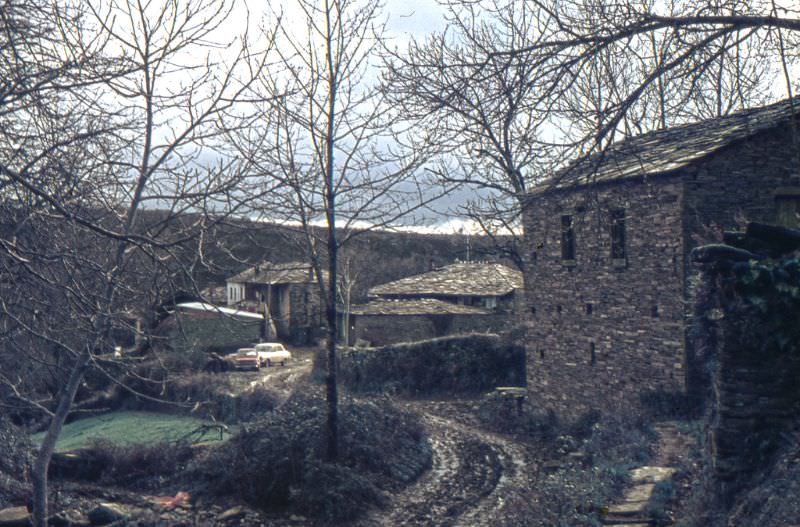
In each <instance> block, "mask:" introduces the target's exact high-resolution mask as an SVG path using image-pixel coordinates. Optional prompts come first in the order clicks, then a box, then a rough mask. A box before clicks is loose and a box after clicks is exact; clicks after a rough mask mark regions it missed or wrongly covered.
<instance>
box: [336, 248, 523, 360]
mask: <svg viewBox="0 0 800 527" xmlns="http://www.w3.org/2000/svg"><path fill="white" fill-rule="evenodd" d="M521 293H522V273H521V272H520V271H518V270H516V269H512V268H510V267H508V266H505V265H502V264H499V263H489V262H457V263H454V264H451V265H446V266H444V267H440V268H437V269H433V270H431V271H429V272H427V273H422V274H418V275H414V276H409V277H406V278H402V279H400V280H396V281H394V282H389V283H386V284H382V285H379V286H376V287H373V288H372V289H370V290H369V292H368V294H369V296H370V297H371V300H370V301H369V302H368V303H367V304H363V305H356V306H352V307H351V308H350V310H349V313H347V316H345V314H343V315H342V319H343V320H342V324H340V326H341V327H342V328H343V329H344V328H345V326H346V325H347V319H349V331H346V332H345V331H344V330H343V332H342V333H343V334H342V336H343V338H346V339H347V340H348V343H349V344H353V343H355V342H356V341H358V340H363V341H367V342H369V343H370V344H373V345H385V344H391V343H396V342H408V341H415V340H424V339H429V338H434V337H442V336H445V335H452V334H458V333H467V332H476V331H479V332H487V331H491V332H497V331H502V330H504V329H510V327H511V326H512V325H513V324H514V316H515V313H517V312H518V308H519V306H520V304H521Z"/></svg>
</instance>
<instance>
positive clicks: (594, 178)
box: [532, 98, 800, 193]
mask: <svg viewBox="0 0 800 527" xmlns="http://www.w3.org/2000/svg"><path fill="white" fill-rule="evenodd" d="M794 112H795V114H798V113H800V98H795V99H794ZM791 115H792V105H791V101H790V100H789V99H786V100H784V101H781V102H778V103H775V104H771V105H768V106H762V107H759V108H752V109H749V110H743V111H741V112H737V113H735V114H731V115H727V116H724V117H717V118H714V119H707V120H705V121H700V122H696V123H691V124H686V125H682V126H674V127H671V128H666V129H664V130H656V131H653V132H649V133H646V134H643V135H639V136H636V137H631V138H630V139H626V140H624V141H621V142H619V143H617V144H613V145H611V146H610V147H609V148H608V149H607V150H606V151H605V152H600V153H596V154H592V155H590V156H586V157H583V158H580V159H578V160H576V161H575V162H574V163H572V164H571V165H570V166H568V167H567V168H566V169H564V170H563V171H561V172H560V173H559V174H558V175H557V176H556V177H555V178H554V179H553V180H551V181H550V183H549V184H547V183H546V184H544V185H542V186H540V187H537V188H536V189H533V191H532V193H539V192H543V191H545V190H547V189H548V188H553V187H555V188H566V187H568V186H572V185H576V184H578V185H580V184H584V183H590V182H591V183H597V182H604V181H614V180H620V179H626V178H629V177H634V176H641V175H643V174H651V175H654V174H664V173H667V172H672V171H674V170H677V169H680V168H683V167H685V166H687V165H689V164H691V163H693V162H694V161H697V160H698V159H701V158H703V157H705V156H707V155H710V154H712V153H714V152H716V151H718V150H720V149H721V148H723V147H725V146H728V145H730V144H731V143H733V142H735V141H738V140H740V139H745V138H747V137H750V136H753V135H755V134H757V133H758V132H762V131H764V130H768V129H770V128H774V127H776V126H778V125H779V124H781V123H782V122H783V121H787V120H788V119H789V118H790V117H791Z"/></svg>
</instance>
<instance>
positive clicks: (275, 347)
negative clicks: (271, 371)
mask: <svg viewBox="0 0 800 527" xmlns="http://www.w3.org/2000/svg"><path fill="white" fill-rule="evenodd" d="M255 350H256V353H257V354H258V359H259V361H260V362H259V364H260V365H261V366H272V365H273V364H280V365H281V366H284V365H286V363H287V362H288V361H290V360H292V354H291V353H289V350H287V349H286V348H284V347H283V344H281V343H280V342H261V343H259V344H256V348H255Z"/></svg>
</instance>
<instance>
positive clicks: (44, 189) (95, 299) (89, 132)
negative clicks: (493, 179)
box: [0, 0, 260, 526]
mask: <svg viewBox="0 0 800 527" xmlns="http://www.w3.org/2000/svg"><path fill="white" fill-rule="evenodd" d="M68 7H69V8H68ZM71 8H72V7H71V6H64V5H61V4H55V5H54V7H53V9H54V11H52V12H48V14H47V16H51V15H52V17H53V18H52V19H51V20H52V21H53V22H52V25H51V26H50V31H49V32H45V34H44V35H42V34H38V33H30V31H27V30H26V31H19V32H17V33H13V35H12V37H9V42H12V43H11V44H9V45H8V46H6V47H5V48H4V52H6V53H4V58H5V57H10V58H9V62H11V63H14V61H17V63H15V64H14V65H15V66H18V69H19V70H20V71H23V72H25V71H32V72H34V73H36V72H38V71H39V70H41V73H37V74H36V75H35V76H34V78H32V79H31V78H29V77H30V75H28V76H27V77H26V76H23V77H21V80H19V81H18V82H17V83H16V86H17V87H16V88H15V90H16V91H14V92H13V93H12V96H11V97H12V98H11V99H9V100H10V101H11V102H12V103H15V104H16V106H13V107H12V108H13V109H14V111H13V112H7V113H5V114H4V117H5V118H7V119H8V121H9V123H10V127H11V129H12V130H14V131H15V132H16V131H20V134H21V132H22V131H24V132H26V133H27V134H28V135H26V136H24V137H25V140H26V141H27V143H22V145H23V146H27V145H28V144H30V145H37V149H36V150H35V153H34V155H31V154H29V153H28V152H29V150H28V149H26V148H20V140H19V139H18V137H23V136H22V135H20V134H17V136H16V137H11V138H10V139H9V134H6V136H5V138H6V139H7V141H6V143H5V145H4V146H5V147H6V150H5V152H4V159H3V161H4V164H3V165H2V176H3V179H2V190H3V198H4V201H3V205H4V209H3V211H4V212H5V213H6V218H10V219H11V220H13V221H12V222H11V223H10V227H9V229H8V232H4V233H3V249H4V251H3V264H4V265H3V274H4V275H5V276H4V277H3V284H4V286H5V287H4V289H6V292H8V291H11V290H13V292H14V294H13V295H10V296H6V295H4V302H3V303H2V311H3V314H4V315H5V317H7V321H8V322H7V324H6V326H5V327H4V328H3V329H4V336H6V337H7V338H8V339H9V341H11V342H14V341H18V339H19V338H21V337H24V340H22V341H24V342H26V343H27V344H28V345H29V346H30V347H33V348H39V349H46V350H48V351H49V355H45V359H46V360H51V359H52V360H53V361H54V362H52V364H50V367H52V368H53V369H55V370H57V371H59V372H63V374H64V375H65V377H63V385H62V386H61V387H60V389H59V390H58V392H57V393H56V394H55V396H54V400H53V401H52V402H49V401H42V402H40V401H37V400H36V399H34V398H32V397H27V401H28V402H29V403H30V404H31V405H32V406H34V407H36V408H38V409H39V410H40V411H42V412H43V413H44V414H45V415H46V416H47V418H48V420H49V426H48V428H47V431H46V433H45V436H44V439H43V441H42V444H41V446H40V448H39V450H38V453H37V456H36V460H35V465H34V467H33V474H32V476H33V483H34V524H35V525H37V526H44V525H46V522H47V509H48V501H47V488H48V481H47V474H48V467H49V463H50V459H51V457H52V453H53V450H54V448H55V444H56V441H57V439H58V437H59V434H60V432H61V429H62V426H63V424H64V422H65V420H66V418H67V416H68V415H69V413H70V411H71V409H72V408H73V403H74V401H75V398H76V395H77V394H78V391H79V389H80V387H81V385H82V383H83V380H84V377H85V374H86V372H87V371H88V370H89V369H90V368H94V369H99V370H100V371H101V372H103V371H105V372H106V373H105V374H106V375H111V372H110V371H108V370H106V369H105V367H104V365H107V364H108V362H107V359H108V357H110V355H109V351H110V350H111V349H112V346H113V338H112V336H113V335H112V331H113V329H114V328H115V327H118V326H119V325H120V324H123V323H125V322H124V321H125V320H126V319H127V318H128V317H129V316H130V307H131V305H132V304H135V303H136V300H137V299H139V300H140V299H142V298H143V297H146V296H147V293H146V292H145V291H146V290H147V289H148V286H155V287H160V286H162V285H163V284H164V281H163V280H161V279H159V278H158V277H159V276H162V273H161V270H162V269H165V268H166V267H167V264H168V263H169V264H172V265H175V266H177V267H179V266H180V265H179V264H177V263H176V262H175V258H174V256H175V250H176V249H177V248H178V247H181V246H183V245H185V244H186V243H189V242H191V241H192V240H200V241H202V237H198V233H200V232H202V231H203V230H204V228H206V227H207V226H208V224H209V223H211V222H213V221H215V220H214V217H212V215H211V214H213V215H214V216H218V215H222V214H225V213H226V212H230V211H231V210H232V209H235V208H236V206H237V205H238V203H239V201H238V196H237V195H236V193H235V192H234V190H235V189H236V186H237V183H238V176H239V171H238V169H237V167H236V165H235V163H233V162H231V161H225V160H224V159H222V158H218V159H221V160H219V161H217V162H215V163H211V162H208V160H206V159H204V158H203V156H206V155H208V154H209V152H213V149H214V146H215V145H214V137H215V134H216V133H217V132H218V130H219V128H218V127H217V126H216V122H217V121H218V119H219V117H220V116H221V114H222V113H223V112H225V111H226V110H229V109H230V107H231V105H232V104H234V102H236V101H237V100H238V99H239V98H240V96H241V95H242V93H243V92H244V91H245V90H246V89H247V88H248V87H249V85H248V83H247V80H246V79H247V78H248V77H247V76H245V75H241V74H239V71H238V70H239V67H240V65H242V64H243V61H244V59H245V58H247V59H248V61H247V63H248V67H249V68H253V67H255V69H254V70H250V72H251V73H253V74H257V73H258V67H259V64H260V63H259V62H257V61H254V60H250V59H251V57H249V56H247V53H248V48H247V47H246V46H244V45H242V43H241V42H239V39H237V38H228V41H224V40H219V39H218V36H219V30H220V29H226V28H224V24H226V23H227V22H226V21H227V20H228V18H229V15H230V14H231V9H232V7H231V5H230V4H228V3H226V2H211V1H197V2H192V1H187V2H183V1H180V0H170V1H167V2H162V3H158V4H154V3H148V4H137V3H131V2H116V1H115V0H111V1H109V2H107V3H96V2H91V3H87V4H76V6H75V9H78V8H80V10H79V11H76V12H73V11H71V10H70V9H71ZM67 13H80V16H67V15H66V14H67ZM6 14H7V12H6V11H5V10H3V16H4V18H3V19H2V20H3V23H4V24H6V27H5V28H0V29H6V34H7V35H8V34H11V33H10V29H9V28H10V27H11V26H13V24H16V23H17V22H18V21H19V17H20V16H23V15H24V14H23V13H21V12H16V11H15V12H14V13H13V16H9V17H7V18H6ZM12 29H13V28H12ZM52 35H56V37H53V36H52ZM43 38H48V39H52V41H51V40H48V41H47V42H44V43H42V42H41V40H40V39H43ZM229 48H233V50H231V49H229ZM19 49H27V50H29V51H28V52H26V53H21V54H20V53H18V51H17V50H19ZM42 50H45V51H46V52H47V53H50V55H45V56H41V55H38V53H39V52H40V51H42ZM198 52H199V53H201V54H203V55H204V56H202V57H200V58H199V59H198V56H197V55H196V53H198ZM223 52H224V53H225V54H226V56H227V58H226V59H225V60H223V56H222V53H223ZM63 57H66V58H65V59H64V60H62V61H61V62H58V60H59V59H62V58H63ZM28 66H30V69H28ZM73 75H74V76H73ZM40 78H41V79H42V80H39V79H40ZM37 82H38V85H37V84H36V83H37ZM25 86H33V87H34V88H36V90H34V91H31V92H29V93H26V92H25V89H24V88H25ZM65 86H68V87H69V88H70V89H69V91H68V92H66V94H65V93H64V90H63V88H64V87H65ZM48 89H52V91H53V92H56V91H58V92H59V93H58V97H56V96H55V95H54V96H53V97H52V98H48V96H49V93H50V92H49V91H48ZM26 97H27V98H26ZM62 129H63V130H65V131H67V132H68V134H67V135H65V136H64V137H65V138H60V139H59V132H60V130H62ZM18 152H22V153H21V154H18ZM22 154H25V155H24V156H23V155H22ZM14 156H16V157H14ZM9 159H10V160H11V161H13V162H9ZM149 208H152V209H155V208H158V209H161V210H162V212H161V214H160V215H150V216H146V215H144V212H146V209H149ZM6 273H7V274H6ZM14 284H20V285H22V286H27V287H25V288H24V289H23V288H20V287H16V289H15V288H14ZM54 312H55V314H56V315H58V316H51V313H54ZM64 319H65V320H64ZM56 320H58V321H61V322H62V324H58V325H54V324H53V322H54V321H56ZM22 341H20V342H22ZM59 375H60V374H59ZM7 380H8V381H9V382H7V383H6V386H7V387H8V388H9V389H12V390H13V389H15V387H16V386H17V385H16V384H15V381H14V379H7ZM18 395H19V396H20V399H21V400H22V399H25V398H26V397H25V396H26V394H23V393H18Z"/></svg>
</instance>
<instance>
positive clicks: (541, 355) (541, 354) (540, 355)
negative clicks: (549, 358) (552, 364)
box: [539, 348, 544, 359]
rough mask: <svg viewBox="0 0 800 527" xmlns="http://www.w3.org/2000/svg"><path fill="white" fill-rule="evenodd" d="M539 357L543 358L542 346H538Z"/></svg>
mask: <svg viewBox="0 0 800 527" xmlns="http://www.w3.org/2000/svg"><path fill="white" fill-rule="evenodd" d="M539 358H540V359H543V358H544V349H543V348H539Z"/></svg>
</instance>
